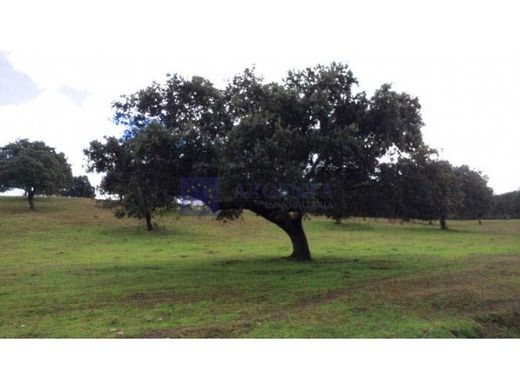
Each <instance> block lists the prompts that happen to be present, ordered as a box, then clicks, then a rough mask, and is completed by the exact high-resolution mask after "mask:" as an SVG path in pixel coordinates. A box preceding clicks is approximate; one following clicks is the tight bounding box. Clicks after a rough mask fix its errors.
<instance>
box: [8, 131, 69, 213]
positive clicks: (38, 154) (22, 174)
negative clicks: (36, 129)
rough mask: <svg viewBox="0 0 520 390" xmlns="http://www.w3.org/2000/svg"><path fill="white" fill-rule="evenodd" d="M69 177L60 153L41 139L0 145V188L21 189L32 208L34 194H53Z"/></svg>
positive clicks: (64, 185)
mask: <svg viewBox="0 0 520 390" xmlns="http://www.w3.org/2000/svg"><path fill="white" fill-rule="evenodd" d="M71 180H72V173H71V169H70V165H69V164H68V163H67V159H66V158H65V155H64V154H63V153H56V151H55V150H54V148H51V147H49V146H47V145H45V144H44V143H43V142H39V141H37V142H30V141H29V140H27V139H22V140H18V141H16V142H14V143H10V144H8V145H6V146H4V147H2V148H0V191H7V190H10V189H15V188H18V189H22V190H24V191H25V194H26V196H27V200H28V202H29V207H30V209H31V210H34V209H35V207H34V197H35V195H55V194H59V193H60V192H61V191H63V189H64V188H66V187H67V186H68V185H69V184H70V182H71Z"/></svg>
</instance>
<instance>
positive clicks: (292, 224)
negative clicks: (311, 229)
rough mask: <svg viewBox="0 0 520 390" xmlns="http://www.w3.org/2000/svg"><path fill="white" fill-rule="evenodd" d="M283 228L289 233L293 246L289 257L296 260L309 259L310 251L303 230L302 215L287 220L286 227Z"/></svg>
mask: <svg viewBox="0 0 520 390" xmlns="http://www.w3.org/2000/svg"><path fill="white" fill-rule="evenodd" d="M284 230H285V231H286V232H287V234H288V235H289V238H290V239H291V243H292V246H293V251H292V253H291V256H289V257H290V258H291V259H295V260H298V261H309V260H310V259H311V252H310V250H309V243H308V242H307V237H306V236H305V231H304V230H303V224H302V216H301V215H300V214H299V215H298V216H297V217H295V218H293V219H290V220H289V221H287V228H284Z"/></svg>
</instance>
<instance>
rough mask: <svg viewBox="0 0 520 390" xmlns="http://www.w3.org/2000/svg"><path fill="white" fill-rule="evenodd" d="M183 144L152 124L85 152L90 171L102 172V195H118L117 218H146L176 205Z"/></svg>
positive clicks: (148, 221)
mask: <svg viewBox="0 0 520 390" xmlns="http://www.w3.org/2000/svg"><path fill="white" fill-rule="evenodd" d="M179 147H180V143H179V142H177V141H176V138H175V137H174V136H173V135H172V134H171V133H170V132H169V131H166V129H165V128H163V127H162V126H161V125H159V124H157V123H152V124H150V125H148V126H146V127H145V128H143V129H142V130H141V131H139V132H138V133H136V134H135V135H134V136H132V137H126V138H125V137H124V138H121V139H116V138H114V137H110V138H106V140H105V142H104V143H102V142H99V141H93V142H91V144H90V147H89V148H88V149H86V150H85V154H86V155H87V157H88V158H89V161H90V164H89V167H88V170H89V171H90V172H103V173H105V176H104V178H103V180H102V182H101V186H100V188H101V191H102V193H103V194H108V195H116V196H117V197H118V202H117V203H116V209H115V215H116V216H117V217H120V218H122V217H124V216H128V217H135V218H138V219H144V220H145V222H146V227H147V229H148V230H153V224H152V217H153V216H154V214H155V213H156V212H158V211H160V210H167V209H172V208H174V207H175V206H176V201H175V194H177V193H178V188H177V187H178V177H179V175H178V172H179V168H180V166H179V165H178V163H177V159H178V157H179V156H180V155H181V154H182V152H181V151H180V149H179Z"/></svg>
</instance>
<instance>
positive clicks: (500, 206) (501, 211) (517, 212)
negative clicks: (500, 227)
mask: <svg viewBox="0 0 520 390" xmlns="http://www.w3.org/2000/svg"><path fill="white" fill-rule="evenodd" d="M487 216H488V217H491V218H507V219H509V218H520V191H512V192H507V193H505V194H500V195H495V196H494V198H493V209H492V210H491V211H490V212H489V213H488V214H487Z"/></svg>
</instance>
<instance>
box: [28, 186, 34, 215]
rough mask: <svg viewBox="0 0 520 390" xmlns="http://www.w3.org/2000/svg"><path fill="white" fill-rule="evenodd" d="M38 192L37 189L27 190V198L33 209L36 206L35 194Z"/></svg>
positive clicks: (30, 207)
mask: <svg viewBox="0 0 520 390" xmlns="http://www.w3.org/2000/svg"><path fill="white" fill-rule="evenodd" d="M35 194H36V191H35V190H32V189H31V190H28V191H27V200H28V201H29V209H31V210H33V211H34V210H35V209H36V208H35V207H34V195H35Z"/></svg>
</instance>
